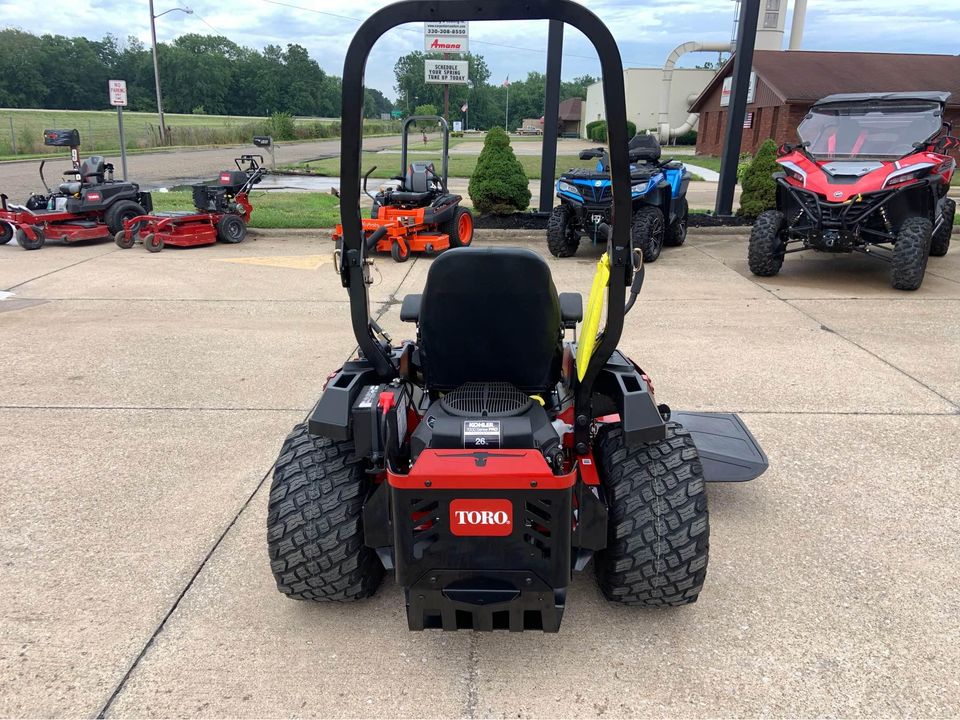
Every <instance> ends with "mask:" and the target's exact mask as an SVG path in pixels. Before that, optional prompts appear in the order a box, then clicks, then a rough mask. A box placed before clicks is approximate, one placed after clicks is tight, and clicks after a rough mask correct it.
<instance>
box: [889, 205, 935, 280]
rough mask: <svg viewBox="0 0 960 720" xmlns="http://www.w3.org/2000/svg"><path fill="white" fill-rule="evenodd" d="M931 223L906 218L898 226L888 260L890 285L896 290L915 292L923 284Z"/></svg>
mask: <svg viewBox="0 0 960 720" xmlns="http://www.w3.org/2000/svg"><path fill="white" fill-rule="evenodd" d="M932 233H933V223H931V222H930V221H929V220H927V219H926V218H922V217H908V218H907V219H906V220H904V221H903V224H902V225H901V226H900V232H899V233H897V242H896V243H895V244H894V246H893V256H892V257H891V259H890V284H891V285H892V286H893V287H894V289H896V290H916V289H918V288H919V287H920V285H921V284H922V283H923V276H924V273H926V271H927V258H928V257H929V256H930V241H931V239H932V237H931V236H932Z"/></svg>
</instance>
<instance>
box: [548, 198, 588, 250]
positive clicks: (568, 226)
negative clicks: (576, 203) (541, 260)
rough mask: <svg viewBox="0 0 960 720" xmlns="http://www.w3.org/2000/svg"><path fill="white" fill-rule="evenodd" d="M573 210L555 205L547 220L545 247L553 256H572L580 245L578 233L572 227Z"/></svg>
mask: <svg viewBox="0 0 960 720" xmlns="http://www.w3.org/2000/svg"><path fill="white" fill-rule="evenodd" d="M572 216H573V210H571V209H570V208H569V207H568V206H567V205H557V207H555V208H554V209H553V211H552V212H551V213H550V219H549V220H548V221H547V247H548V248H549V249H550V253H551V254H552V255H553V256H554V257H558V258H563V257H572V256H574V255H576V254H577V248H579V247H580V233H578V232H577V231H576V230H575V229H574V228H573V227H572V225H573V223H572V220H573V217H572Z"/></svg>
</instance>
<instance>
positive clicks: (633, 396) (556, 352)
mask: <svg viewBox="0 0 960 720" xmlns="http://www.w3.org/2000/svg"><path fill="white" fill-rule="evenodd" d="M426 17H429V19H430V20H431V21H463V20H467V21H479V20H490V19H497V20H529V19H552V20H559V21H565V22H567V23H570V24H572V25H574V26H576V28H577V29H578V30H580V31H581V32H582V33H583V34H584V35H586V36H587V37H588V38H589V39H590V40H591V41H592V42H593V44H594V46H595V47H596V50H597V53H598V55H599V57H600V61H601V69H602V73H601V74H602V77H603V79H604V83H605V88H604V90H605V92H604V97H605V99H606V113H607V119H608V122H609V133H610V140H611V148H613V150H612V151H611V158H610V166H611V175H612V179H613V189H612V193H613V204H614V207H615V208H616V212H615V219H616V218H621V220H620V221H619V222H615V223H614V225H613V226H612V228H611V227H609V226H604V227H602V228H601V229H600V232H601V233H603V234H604V236H605V237H606V244H607V251H606V253H605V254H604V255H603V257H602V259H601V260H600V262H599V266H598V272H597V276H596V278H595V280H594V285H593V291H592V293H591V296H590V301H589V303H588V306H587V312H586V316H585V317H582V315H583V313H582V305H581V299H580V296H579V295H578V294H574V293H561V294H558V293H557V291H556V289H555V287H554V284H553V280H552V279H551V276H550V269H549V266H548V265H547V263H546V261H545V260H543V259H542V258H541V257H540V256H539V255H537V254H536V253H534V252H532V251H530V250H526V249H520V248H508V247H501V246H497V247H485V248H456V249H452V250H450V251H448V252H446V253H444V254H442V255H440V256H439V257H438V258H436V259H435V260H433V261H432V263H431V265H430V267H429V271H428V274H427V278H426V285H425V287H424V290H423V293H422V294H420V295H408V296H407V297H406V298H405V299H404V301H403V304H402V308H401V310H400V319H401V320H403V321H406V322H409V323H412V324H413V325H415V327H416V337H417V339H416V341H405V342H402V343H399V344H398V345H394V344H393V343H392V341H391V340H390V338H389V337H388V336H387V334H386V333H385V332H383V330H382V329H381V328H380V326H379V325H378V324H377V323H376V321H374V320H373V319H372V318H371V316H370V299H369V295H368V290H367V288H368V286H369V284H370V283H371V281H372V272H371V268H370V266H371V263H372V260H371V258H370V257H369V249H368V246H367V243H366V242H365V237H364V225H363V222H362V220H361V217H360V210H359V204H358V203H347V202H344V203H342V205H341V219H342V223H343V247H342V249H341V252H340V253H339V256H338V262H337V263H336V264H335V265H336V271H337V272H338V274H339V276H340V279H341V281H342V283H343V285H344V287H346V288H347V291H348V294H349V297H350V316H351V318H352V322H353V329H354V334H355V336H356V338H357V342H358V343H359V347H360V354H359V356H358V357H357V358H356V359H354V360H352V361H350V362H347V363H346V364H345V365H344V366H343V367H342V368H340V369H339V370H337V371H335V372H334V373H333V374H332V375H331V376H330V377H329V378H328V380H327V383H326V386H325V389H324V392H323V395H322V396H321V397H320V400H319V401H318V403H317V405H316V406H315V407H314V408H313V410H312V411H311V412H310V414H309V416H308V419H307V420H306V422H303V423H301V424H299V425H297V426H296V427H295V428H294V429H293V432H292V433H291V434H290V435H289V436H288V437H287V439H286V441H285V442H284V444H283V447H282V449H281V451H280V456H279V458H278V459H277V462H276V465H275V468H274V474H273V484H272V487H271V490H270V498H269V509H268V516H267V526H268V527H267V542H268V547H269V555H270V565H271V568H272V571H273V574H274V578H275V579H276V583H277V587H278V589H279V590H280V592H282V593H284V594H285V595H288V596H290V597H292V598H296V599H300V600H317V601H333V602H343V601H350V600H358V599H360V598H363V597H366V596H369V595H371V594H372V593H373V592H374V591H375V590H376V588H377V586H378V585H379V584H380V581H381V579H382V577H383V574H384V571H385V570H387V571H390V572H392V573H393V574H394V575H395V577H396V579H397V582H398V584H400V585H401V586H402V587H403V588H404V591H405V594H406V604H407V619H408V624H409V627H410V628H411V629H417V630H419V629H424V628H443V629H445V630H454V629H461V628H470V629H474V630H494V629H509V630H524V629H542V630H545V631H556V630H557V629H558V628H559V625H560V619H561V615H562V613H563V609H564V603H565V596H566V589H567V586H568V584H569V582H570V578H571V573H572V572H573V571H574V570H582V569H583V568H584V567H585V566H586V565H587V564H588V563H589V561H590V560H591V559H593V562H594V565H595V568H596V573H597V577H598V579H599V584H600V588H601V590H602V591H603V593H604V594H605V595H606V597H607V598H608V599H610V600H611V601H613V602H618V603H624V604H630V605H646V606H654V607H661V606H675V605H684V604H687V603H691V602H693V601H695V600H696V599H697V596H698V594H699V593H700V591H701V588H702V586H703V582H704V578H705V576H706V569H707V546H708V517H707V495H706V491H705V489H704V481H705V480H750V479H752V478H754V477H756V476H757V475H758V474H760V473H761V472H763V470H764V469H765V468H766V464H767V462H766V458H765V456H764V454H763V452H762V451H761V450H760V448H759V447H758V446H757V443H756V442H755V441H754V439H753V438H752V436H751V435H750V433H749V432H748V431H747V429H746V427H745V426H744V424H743V423H742V422H741V421H740V419H739V418H738V417H737V416H736V415H732V414H719V413H703V414H698V413H671V411H670V409H669V408H668V407H667V406H666V405H662V404H660V405H658V404H657V402H656V401H655V400H654V395H653V388H652V386H651V384H650V381H649V379H648V378H647V376H646V375H645V374H644V373H643V371H642V370H641V369H640V368H639V367H638V366H637V365H636V364H635V363H634V362H633V361H631V360H630V359H629V358H627V357H626V356H625V355H624V354H623V353H621V352H620V351H618V350H617V342H618V340H619V339H620V334H621V332H622V330H623V326H624V315H625V314H626V312H627V311H628V310H629V308H630V307H631V306H632V305H633V301H634V300H635V299H636V295H637V293H639V291H640V286H641V283H642V281H643V267H642V264H640V263H639V260H640V253H639V252H634V251H633V250H632V249H631V243H630V226H629V223H628V222H625V221H624V220H623V219H625V218H629V217H630V207H631V201H630V169H629V164H628V160H627V137H626V127H627V122H626V105H625V101H624V86H623V70H622V65H621V61H620V54H619V51H618V50H617V44H616V41H615V40H614V38H613V36H612V35H611V34H610V32H609V31H608V30H607V28H606V27H605V26H604V25H603V23H601V22H600V20H599V19H597V17H596V16H595V15H594V14H593V13H591V12H590V11H589V10H587V9H586V8H585V7H584V6H583V5H580V4H579V3H576V2H573V1H572V0H527V2H524V3H516V2H513V1H512V0H488V2H485V3H483V5H479V4H477V3H476V2H473V0H447V1H445V2H429V3H428V2H422V0H411V1H409V2H400V3H396V4H393V5H389V6H387V7H385V8H383V9H381V10H379V11H377V12H375V13H374V14H373V15H372V16H371V17H370V18H369V19H368V20H367V21H366V22H364V24H363V25H362V26H361V27H360V30H359V31H358V32H357V35H356V37H355V38H354V39H353V42H352V43H351V44H350V48H349V50H348V52H347V56H346V59H345V62H344V75H343V98H342V100H343V102H342V107H343V112H344V117H360V114H361V111H362V109H363V102H364V94H363V69H364V66H365V64H366V59H367V56H368V54H369V52H370V50H371V48H372V47H373V45H374V43H375V42H376V40H377V39H378V38H379V37H380V36H381V35H382V34H383V33H384V32H387V31H388V30H390V29H391V28H393V27H395V26H397V25H400V24H403V23H412V22H417V21H423V20H424V19H425V18H426ZM360 151H361V127H360V123H347V124H344V128H343V136H342V140H341V157H342V159H341V178H342V182H343V188H344V189H346V190H347V191H349V192H351V194H352V193H356V195H355V196H353V197H357V198H359V193H360V172H359V163H358V162H357V160H358V158H359V156H360ZM628 287H629V288H630V293H631V300H630V302H629V303H625V300H626V298H627V288H628ZM604 300H606V310H605V313H606V323H605V327H603V329H602V330H601V328H600V323H601V318H602V316H603V313H604ZM578 323H580V341H579V342H577V341H576V339H574V340H572V341H570V342H564V339H563V336H564V335H565V334H568V333H569V334H572V335H573V336H574V338H575V337H576V327H577V325H578Z"/></svg>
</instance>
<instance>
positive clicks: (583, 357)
mask: <svg viewBox="0 0 960 720" xmlns="http://www.w3.org/2000/svg"><path fill="white" fill-rule="evenodd" d="M609 283H610V258H609V257H608V256H607V254H606V253H604V254H603V255H601V256H600V261H599V262H598V263H597V274H596V275H594V276H593V287H591V288H590V297H589V298H588V299H587V312H586V314H585V315H584V318H583V325H582V326H581V328H580V343H579V344H578V345H577V377H578V378H579V379H580V380H583V376H584V375H586V374H587V365H588V364H589V363H590V358H591V356H592V355H593V351H594V349H595V348H596V346H597V333H598V332H599V330H600V316H601V315H603V301H604V298H605V297H606V289H607V285H608V284H609Z"/></svg>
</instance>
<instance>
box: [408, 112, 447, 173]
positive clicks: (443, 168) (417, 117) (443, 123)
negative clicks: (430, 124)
mask: <svg viewBox="0 0 960 720" xmlns="http://www.w3.org/2000/svg"><path fill="white" fill-rule="evenodd" d="M417 120H437V121H439V122H440V127H442V128H443V162H441V163H440V164H441V170H440V172H441V173H442V177H441V178H440V181H441V183H443V191H444V192H446V191H447V163H448V162H449V159H450V126H449V125H448V124H447V120H446V118H444V117H441V116H440V115H411V116H410V117H408V118H407V119H406V120H404V121H403V138H402V139H401V140H400V175H403V174H405V173H406V172H407V150H408V142H409V138H408V137H407V130H409V129H410V126H411V125H412V124H413V123H415V122H417Z"/></svg>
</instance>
